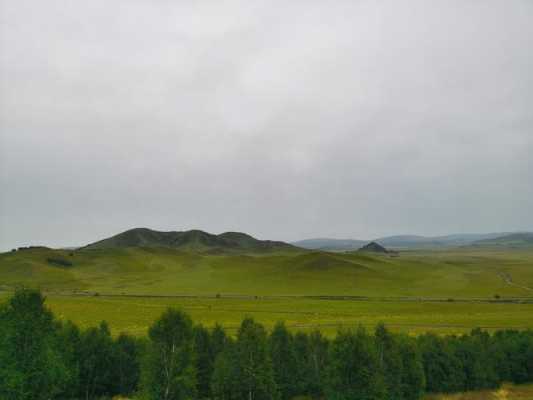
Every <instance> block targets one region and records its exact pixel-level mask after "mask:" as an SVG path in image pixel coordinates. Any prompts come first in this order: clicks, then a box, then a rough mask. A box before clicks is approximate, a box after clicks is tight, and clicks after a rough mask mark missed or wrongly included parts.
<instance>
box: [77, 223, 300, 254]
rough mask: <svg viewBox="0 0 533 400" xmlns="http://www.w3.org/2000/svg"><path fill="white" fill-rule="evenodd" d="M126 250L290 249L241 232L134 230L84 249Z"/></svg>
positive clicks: (280, 243)
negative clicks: (212, 232)
mask: <svg viewBox="0 0 533 400" xmlns="http://www.w3.org/2000/svg"><path fill="white" fill-rule="evenodd" d="M128 247H148V248H150V247H151V248H157V247H167V248H173V249H180V250H192V251H202V252H224V251H274V250H294V249H295V248H294V246H292V245H290V244H288V243H284V242H278V241H271V240H258V239H256V238H254V237H252V236H250V235H247V234H245V233H241V232H225V233H222V234H220V235H214V234H211V233H207V232H204V231H200V230H190V231H171V232H160V231H155V230H152V229H148V228H135V229H130V230H128V231H125V232H122V233H119V234H118V235H115V236H112V237H110V238H107V239H103V240H100V241H98V242H95V243H92V244H89V245H87V246H85V247H84V248H83V249H84V250H95V249H113V248H128Z"/></svg>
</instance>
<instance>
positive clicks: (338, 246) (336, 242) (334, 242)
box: [292, 238, 368, 251]
mask: <svg viewBox="0 0 533 400" xmlns="http://www.w3.org/2000/svg"><path fill="white" fill-rule="evenodd" d="M367 243H368V241H367V240H357V239H328V238H317V239H305V240H299V241H297V242H292V244H293V245H294V246H297V247H301V248H303V249H309V250H329V251H350V250H357V249H359V248H361V247H363V246H364V245H365V244H367Z"/></svg>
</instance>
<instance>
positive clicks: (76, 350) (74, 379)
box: [58, 321, 82, 399]
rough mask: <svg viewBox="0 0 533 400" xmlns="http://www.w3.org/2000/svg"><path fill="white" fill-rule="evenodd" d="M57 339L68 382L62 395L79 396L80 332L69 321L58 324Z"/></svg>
mask: <svg viewBox="0 0 533 400" xmlns="http://www.w3.org/2000/svg"><path fill="white" fill-rule="evenodd" d="M58 341H59V344H60V347H61V352H62V354H63V358H64V360H65V364H66V366H67V370H68V382H67V384H66V387H65V392H64V393H63V395H64V396H65V397H66V398H68V399H74V398H79V397H81V393H82V392H81V388H80V361H81V353H80V349H81V333H80V330H79V328H78V327H77V326H76V325H75V324H73V323H72V322H71V321H67V322H66V323H64V324H61V325H60V328H59V333H58Z"/></svg>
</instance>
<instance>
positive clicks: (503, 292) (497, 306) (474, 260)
mask: <svg viewBox="0 0 533 400" xmlns="http://www.w3.org/2000/svg"><path fill="white" fill-rule="evenodd" d="M50 259H53V260H58V259H59V260H65V261H68V262H67V263H64V265H62V264H58V263H56V262H50V261H49V260H50ZM70 264H71V265H70ZM0 285H1V286H0V289H3V290H4V295H6V294H7V293H9V292H10V291H11V290H13V288H15V287H16V286H17V285H26V286H37V287H40V288H41V289H42V290H44V291H45V292H46V294H47V297H48V304H49V306H50V307H51V308H52V309H53V310H54V311H55V312H56V314H57V315H59V316H60V317H61V318H63V319H72V320H73V321H75V322H77V323H79V324H80V325H81V326H90V325H95V324H97V323H98V321H100V320H103V319H105V320H107V321H108V322H109V323H110V325H111V328H112V330H113V332H114V333H118V332H120V331H128V332H131V333H133V334H137V335H142V334H144V333H145V332H146V329H147V327H148V326H149V324H150V323H151V322H152V321H153V320H154V319H155V318H157V317H158V316H159V315H160V313H161V312H162V311H163V310H164V309H165V308H166V307H168V306H174V307H180V308H183V309H184V310H186V311H187V312H189V313H190V314H191V315H192V317H193V318H194V319H195V320H196V321H199V322H202V323H204V324H206V325H209V326H210V325H213V324H214V323H216V322H219V323H221V324H222V325H224V326H225V327H227V328H229V329H230V330H231V329H233V328H235V327H236V326H237V325H238V323H239V322H240V321H241V319H242V318H243V317H244V316H245V315H252V316H254V317H255V318H257V319H258V320H259V321H260V322H262V323H264V324H265V325H266V326H268V327H270V326H272V325H273V324H274V323H275V322H276V321H279V320H285V321H286V322H287V324H288V325H289V326H290V327H291V328H293V329H302V330H309V329H315V328H319V329H320V330H322V331H324V332H325V333H326V334H332V333H333V332H335V331H336V330H337V329H338V328H339V327H340V326H350V325H351V326H354V325H357V324H362V325H365V326H368V327H373V326H374V325H375V324H376V323H377V322H379V321H383V322H385V323H387V324H388V325H389V326H390V327H391V328H392V329H394V330H399V331H404V332H409V333H415V334H416V333H420V332H423V331H428V330H433V331H438V332H443V333H458V332H464V331H467V330H470V329H471V328H474V327H478V326H479V327H484V328H486V329H489V330H490V329H502V328H517V329H524V328H533V318H531V315H533V290H532V289H531V288H533V250H531V249H529V250H528V249H514V250H502V249H486V248H484V249H478V248H464V249H455V250H453V251H452V250H446V251H411V252H402V253H401V254H400V256H397V257H392V256H385V255H383V256H381V255H369V254H361V253H354V254H340V253H326V252H309V251H301V252H299V251H297V252H295V251H286V252H276V253H262V254H257V253H256V254H208V253H198V252H187V251H178V250H175V249H169V248H158V249H155V248H123V249H98V250H82V251H65V250H49V249H32V250H24V251H17V252H10V253H4V254H1V255H0ZM96 294H98V295H97V296H96ZM495 295H497V296H498V297H499V301H500V302H494V301H495ZM153 296H167V297H153ZM187 296H188V297H187ZM311 296H323V298H321V299H319V298H317V297H311ZM343 296H345V297H348V298H349V299H348V300H346V299H345V300H340V299H341V298H342V297H343ZM217 297H218V298H217ZM333 299H336V300H333ZM501 301H509V303H504V302H501Z"/></svg>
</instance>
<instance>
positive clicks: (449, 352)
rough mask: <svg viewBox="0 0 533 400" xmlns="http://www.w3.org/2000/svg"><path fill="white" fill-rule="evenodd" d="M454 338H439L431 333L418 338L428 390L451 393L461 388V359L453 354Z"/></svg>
mask: <svg viewBox="0 0 533 400" xmlns="http://www.w3.org/2000/svg"><path fill="white" fill-rule="evenodd" d="M454 340H455V339H454V337H445V338H440V337H438V336H436V335H434V334H432V333H428V334H425V335H422V336H420V337H419V338H418V346H419V348H420V351H421V353H422V362H423V364H424V375H425V377H426V390H427V391H428V392H431V393H453V392H460V391H462V390H463V388H464V381H465V376H464V372H463V366H462V363H461V360H460V359H459V358H458V357H457V355H456V354H455V349H454Z"/></svg>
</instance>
